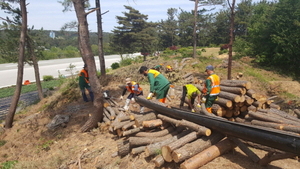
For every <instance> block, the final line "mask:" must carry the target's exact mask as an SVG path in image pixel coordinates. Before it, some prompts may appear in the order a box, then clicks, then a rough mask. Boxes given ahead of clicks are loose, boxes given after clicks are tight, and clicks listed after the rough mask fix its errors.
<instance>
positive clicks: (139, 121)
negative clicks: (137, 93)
mask: <svg viewBox="0 0 300 169" xmlns="http://www.w3.org/2000/svg"><path fill="white" fill-rule="evenodd" d="M154 119H156V114H155V113H153V112H151V113H147V114H144V115H143V116H141V117H138V118H136V119H135V125H136V126H137V127H140V126H142V124H143V121H147V120H154Z"/></svg>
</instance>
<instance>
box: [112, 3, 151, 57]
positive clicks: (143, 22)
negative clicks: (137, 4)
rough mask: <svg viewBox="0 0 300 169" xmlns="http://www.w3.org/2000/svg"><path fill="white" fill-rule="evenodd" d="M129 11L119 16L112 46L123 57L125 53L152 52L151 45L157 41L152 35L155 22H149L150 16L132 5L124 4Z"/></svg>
mask: <svg viewBox="0 0 300 169" xmlns="http://www.w3.org/2000/svg"><path fill="white" fill-rule="evenodd" d="M124 7H125V9H127V10H128V11H129V12H123V14H124V16H117V17H116V18H117V20H118V24H119V25H120V26H117V27H115V29H114V30H113V38H112V42H111V47H112V48H113V49H114V50H115V51H117V52H118V53H119V54H120V55H121V58H122V59H123V56H122V55H123V54H125V53H134V52H137V51H140V52H147V53H149V52H151V51H150V47H151V46H152V44H153V43H155V38H153V37H152V35H153V33H154V31H153V29H154V28H155V26H156V25H155V24H153V23H148V22H147V20H148V16H147V15H144V14H141V13H140V12H139V11H138V10H136V9H134V8H132V7H131V6H126V5H124Z"/></svg>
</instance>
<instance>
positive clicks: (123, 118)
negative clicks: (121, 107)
mask: <svg viewBox="0 0 300 169" xmlns="http://www.w3.org/2000/svg"><path fill="white" fill-rule="evenodd" d="M117 120H118V121H119V122H122V121H128V120H131V119H130V116H122V117H119V118H118V119H117Z"/></svg>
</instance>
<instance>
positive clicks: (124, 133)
mask: <svg viewBox="0 0 300 169" xmlns="http://www.w3.org/2000/svg"><path fill="white" fill-rule="evenodd" d="M139 131H141V128H134V129H131V130H127V131H123V136H128V135H131V134H135V133H138V132H139Z"/></svg>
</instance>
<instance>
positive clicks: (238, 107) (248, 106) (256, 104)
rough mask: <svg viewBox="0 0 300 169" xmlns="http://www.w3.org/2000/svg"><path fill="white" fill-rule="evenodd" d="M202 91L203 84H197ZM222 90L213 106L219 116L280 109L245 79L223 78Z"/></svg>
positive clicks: (235, 115)
mask: <svg viewBox="0 0 300 169" xmlns="http://www.w3.org/2000/svg"><path fill="white" fill-rule="evenodd" d="M195 86H196V87H198V89H199V90H200V91H202V89H203V86H202V85H195ZM220 88H221V92H220V94H219V96H218V98H217V100H216V101H215V103H214V105H213V106H212V111H213V113H214V114H216V115H217V116H221V117H226V118H228V119H229V118H230V119H232V118H234V117H238V116H239V115H240V114H243V115H245V113H247V112H248V111H257V110H258V109H270V108H275V109H278V110H279V109H280V107H279V106H278V105H276V104H274V103H273V102H274V101H273V100H272V99H269V98H268V97H267V96H266V95H264V94H260V93H259V92H256V91H254V90H253V89H252V88H251V83H250V82H248V81H244V80H222V81H221V85H220Z"/></svg>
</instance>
